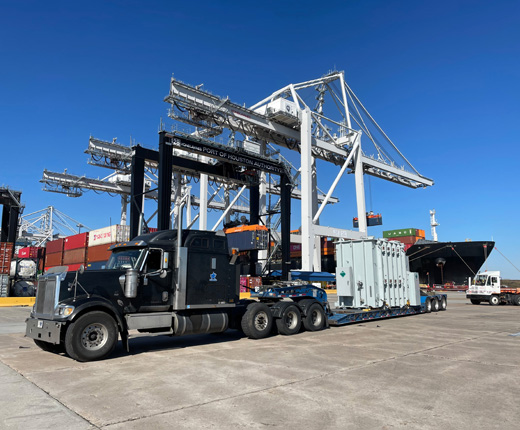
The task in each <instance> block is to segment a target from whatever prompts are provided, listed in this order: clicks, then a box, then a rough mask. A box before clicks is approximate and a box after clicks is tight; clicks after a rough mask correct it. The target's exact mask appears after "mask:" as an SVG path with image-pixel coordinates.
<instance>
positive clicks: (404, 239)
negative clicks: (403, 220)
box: [388, 236, 420, 245]
mask: <svg viewBox="0 0 520 430" xmlns="http://www.w3.org/2000/svg"><path fill="white" fill-rule="evenodd" d="M419 239H420V237H418V236H400V237H393V238H388V240H390V241H397V242H401V243H404V244H405V245H413V244H414V243H415V242H417V241H418V240H419Z"/></svg>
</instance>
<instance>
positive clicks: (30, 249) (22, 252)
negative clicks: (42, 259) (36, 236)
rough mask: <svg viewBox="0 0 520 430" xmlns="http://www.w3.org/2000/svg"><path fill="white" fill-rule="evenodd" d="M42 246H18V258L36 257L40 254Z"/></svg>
mask: <svg viewBox="0 0 520 430" xmlns="http://www.w3.org/2000/svg"><path fill="white" fill-rule="evenodd" d="M41 249H42V248H39V247H37V246H27V247H25V248H20V249H19V250H18V258H20V259H21V258H33V259H37V258H38V257H39V256H40V254H41V251H40V250H41Z"/></svg>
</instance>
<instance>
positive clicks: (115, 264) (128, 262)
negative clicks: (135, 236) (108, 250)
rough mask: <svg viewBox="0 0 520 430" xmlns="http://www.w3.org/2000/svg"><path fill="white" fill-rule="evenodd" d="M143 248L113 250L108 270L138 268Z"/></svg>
mask: <svg viewBox="0 0 520 430" xmlns="http://www.w3.org/2000/svg"><path fill="white" fill-rule="evenodd" d="M143 251H144V250H143V249H118V250H115V251H113V252H112V255H111V256H110V258H109V260H108V263H107V269H108V270H117V269H137V268H138V264H139V262H140V260H141V257H142V254H143Z"/></svg>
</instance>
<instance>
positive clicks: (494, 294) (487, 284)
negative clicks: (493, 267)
mask: <svg viewBox="0 0 520 430" xmlns="http://www.w3.org/2000/svg"><path fill="white" fill-rule="evenodd" d="M500 293H501V286H500V272H499V271H489V272H483V273H478V274H477V276H475V278H474V279H473V282H472V281H471V279H470V282H469V287H468V290H467V292H466V298H468V299H470V300H471V303H473V304H479V303H480V302H482V301H489V303H490V304H492V305H495V304H498V302H499V296H500Z"/></svg>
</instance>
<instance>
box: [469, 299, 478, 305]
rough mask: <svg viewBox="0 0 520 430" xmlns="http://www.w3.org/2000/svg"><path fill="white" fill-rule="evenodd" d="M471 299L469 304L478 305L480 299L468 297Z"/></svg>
mask: <svg viewBox="0 0 520 430" xmlns="http://www.w3.org/2000/svg"><path fill="white" fill-rule="evenodd" d="M470 300H471V304H473V305H480V300H479V299H470Z"/></svg>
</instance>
